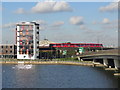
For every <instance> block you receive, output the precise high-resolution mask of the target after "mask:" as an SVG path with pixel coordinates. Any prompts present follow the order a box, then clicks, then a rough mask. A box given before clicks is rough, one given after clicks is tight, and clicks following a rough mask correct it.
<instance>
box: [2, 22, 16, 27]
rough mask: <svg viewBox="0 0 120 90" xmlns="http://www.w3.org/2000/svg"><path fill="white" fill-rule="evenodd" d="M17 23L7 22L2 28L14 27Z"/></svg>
mask: <svg viewBox="0 0 120 90" xmlns="http://www.w3.org/2000/svg"><path fill="white" fill-rule="evenodd" d="M15 25H16V23H7V24H4V25H2V28H12V27H14V26H15Z"/></svg>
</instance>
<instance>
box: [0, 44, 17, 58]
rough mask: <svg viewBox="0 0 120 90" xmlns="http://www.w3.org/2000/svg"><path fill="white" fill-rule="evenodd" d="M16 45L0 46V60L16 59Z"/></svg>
mask: <svg viewBox="0 0 120 90" xmlns="http://www.w3.org/2000/svg"><path fill="white" fill-rule="evenodd" d="M15 57H16V45H14V44H0V58H15Z"/></svg>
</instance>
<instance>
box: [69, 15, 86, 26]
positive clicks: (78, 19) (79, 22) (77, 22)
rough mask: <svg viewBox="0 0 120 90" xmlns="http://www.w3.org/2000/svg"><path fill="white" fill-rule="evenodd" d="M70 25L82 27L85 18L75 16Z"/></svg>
mask: <svg viewBox="0 0 120 90" xmlns="http://www.w3.org/2000/svg"><path fill="white" fill-rule="evenodd" d="M70 23H71V24H74V25H82V24H84V21H83V17H81V16H73V17H71V18H70Z"/></svg>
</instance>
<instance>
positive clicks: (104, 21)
mask: <svg viewBox="0 0 120 90" xmlns="http://www.w3.org/2000/svg"><path fill="white" fill-rule="evenodd" d="M102 23H103V24H110V23H111V22H110V20H109V19H108V18H104V19H103V21H102Z"/></svg>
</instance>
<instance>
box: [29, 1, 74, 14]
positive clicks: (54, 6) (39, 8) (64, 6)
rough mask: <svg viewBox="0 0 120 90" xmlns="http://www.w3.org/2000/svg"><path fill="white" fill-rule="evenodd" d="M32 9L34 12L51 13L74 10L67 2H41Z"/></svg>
mask: <svg viewBox="0 0 120 90" xmlns="http://www.w3.org/2000/svg"><path fill="white" fill-rule="evenodd" d="M31 11H32V12H33V13H51V12H65V11H72V8H71V7H70V6H69V4H68V3H66V2H63V1H62V2H39V3H37V5H36V6H34V7H33V8H32V9H31Z"/></svg>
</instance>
